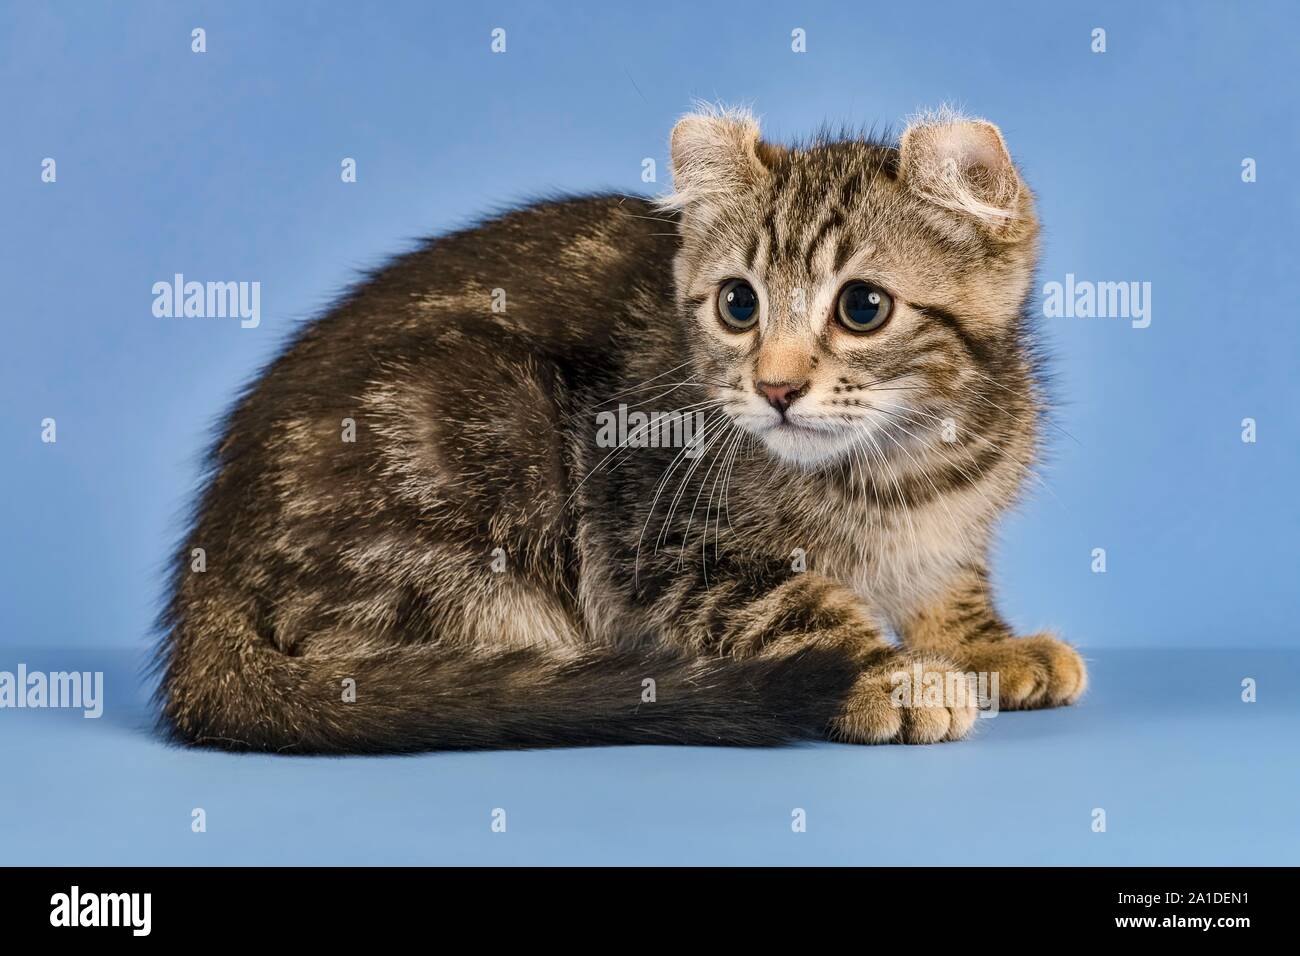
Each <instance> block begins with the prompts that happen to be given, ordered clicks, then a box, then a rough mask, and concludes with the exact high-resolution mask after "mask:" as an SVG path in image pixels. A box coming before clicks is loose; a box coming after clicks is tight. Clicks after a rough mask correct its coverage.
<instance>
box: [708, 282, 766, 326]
mask: <svg viewBox="0 0 1300 956" xmlns="http://www.w3.org/2000/svg"><path fill="white" fill-rule="evenodd" d="M718 315H720V316H721V317H722V321H723V322H724V323H726V325H727V327H728V328H729V329H731V330H732V331H734V332H744V331H747V330H748V329H752V328H753V327H754V326H755V325H757V324H758V293H756V292H755V291H754V289H753V287H752V286H751V285H750V284H749V283H748V282H746V281H745V280H744V279H730V280H728V281H727V282H724V283H723V284H722V288H721V289H719V290H718Z"/></svg>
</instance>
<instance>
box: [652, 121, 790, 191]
mask: <svg viewBox="0 0 1300 956" xmlns="http://www.w3.org/2000/svg"><path fill="white" fill-rule="evenodd" d="M766 148H767V147H766V146H765V145H764V144H762V143H760V142H759V138H758V122H757V121H756V120H755V119H754V117H753V116H752V115H751V114H750V113H749V112H747V111H745V110H717V111H708V112H700V113H690V114H688V115H686V116H683V117H682V118H681V119H680V120H678V121H677V125H676V126H674V127H673V132H672V138H671V153H672V164H673V192H672V194H671V195H669V196H667V197H665V198H663V199H662V200H660V204H661V205H663V206H665V207H668V208H672V209H684V208H688V207H691V206H696V205H699V204H701V203H707V202H709V201H710V200H717V199H720V198H723V197H726V196H729V195H734V194H735V193H736V192H737V191H738V190H744V189H747V188H749V187H751V186H753V185H755V184H756V183H757V182H759V180H760V179H761V178H762V177H764V176H766V175H767V170H766V167H765V166H764V165H763V161H762V159H761V158H760V153H761V151H763V150H765V149H766Z"/></svg>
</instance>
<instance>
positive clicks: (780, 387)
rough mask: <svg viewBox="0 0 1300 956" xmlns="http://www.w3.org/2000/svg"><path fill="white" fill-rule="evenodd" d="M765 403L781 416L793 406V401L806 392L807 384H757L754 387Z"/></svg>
mask: <svg viewBox="0 0 1300 956" xmlns="http://www.w3.org/2000/svg"><path fill="white" fill-rule="evenodd" d="M755 388H757V389H758V392H759V394H760V395H762V396H763V397H764V398H766V399H767V403H768V404H769V405H771V406H772V407H773V408H775V409H776V410H777V411H778V412H780V413H781V414H782V415H784V414H785V410H786V409H787V408H789V407H790V406H791V405H793V404H794V402H795V399H797V398H798V397H799V396H800V395H802V394H803V393H804V392H806V391H807V390H808V383H807V382H799V383H794V382H758V383H757V384H756V385H755Z"/></svg>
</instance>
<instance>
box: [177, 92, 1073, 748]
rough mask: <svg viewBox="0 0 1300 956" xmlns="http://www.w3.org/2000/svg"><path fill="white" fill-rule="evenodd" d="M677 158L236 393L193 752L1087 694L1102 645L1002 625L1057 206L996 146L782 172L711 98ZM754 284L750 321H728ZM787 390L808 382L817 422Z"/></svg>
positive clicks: (183, 623) (193, 718) (475, 260)
mask: <svg viewBox="0 0 1300 956" xmlns="http://www.w3.org/2000/svg"><path fill="white" fill-rule="evenodd" d="M672 156H673V169H674V187H675V192H674V193H673V195H672V196H670V197H667V198H666V199H664V200H661V201H660V202H659V203H657V204H652V203H649V202H646V201H643V200H639V199H633V198H628V197H622V198H620V197H617V196H596V197H591V198H581V199H568V200H563V201H555V202H545V203H540V204H538V205H534V206H531V207H528V208H525V209H520V210H517V211H514V212H511V213H508V214H506V215H503V216H501V217H499V218H497V219H494V220H492V221H489V222H486V223H484V224H482V225H480V226H478V227H477V228H474V229H470V230H467V231H464V232H460V233H456V234H453V235H449V236H444V237H441V238H436V239H433V240H430V241H428V242H427V243H425V244H424V245H423V246H422V248H420V249H419V250H418V251H415V252H413V253H410V254H408V255H405V256H402V257H400V258H398V259H397V260H396V261H394V262H393V263H391V264H390V265H388V266H387V267H386V268H384V269H382V270H380V271H379V272H377V273H376V274H375V275H373V276H372V277H371V278H370V279H369V281H367V282H365V283H364V284H362V285H361V286H360V287H359V288H357V289H355V290H354V291H352V292H351V293H350V294H349V295H348V296H347V297H346V298H345V299H343V300H342V301H341V302H340V303H339V304H338V305H337V306H336V307H335V308H334V309H332V310H331V311H330V312H329V313H328V314H327V315H325V316H324V317H322V318H320V319H319V320H317V321H315V322H313V323H311V324H310V325H308V326H306V327H305V328H304V329H303V330H302V331H301V333H300V334H299V335H298V336H297V337H296V338H295V340H294V341H293V342H292V344H291V345H290V346H289V347H288V348H287V349H286V350H285V351H284V353H283V354H282V355H281V356H280V357H279V358H278V359H276V360H275V361H274V362H273V363H272V364H271V365H270V367H269V368H267V369H266V371H265V372H264V373H263V374H262V375H261V377H260V378H259V379H258V380H257V381H256V382H255V383H254V384H253V385H252V386H251V387H250V388H249V389H248V390H247V391H246V392H245V394H244V395H243V396H242V398H241V399H240V400H239V401H238V403H237V404H236V406H235V407H234V409H233V410H232V412H231V414H230V415H229V417H228V419H227V420H226V422H225V424H224V427H223V430H222V434H221V438H220V441H219V443H218V444H217V446H216V448H215V449H214V452H213V455H212V460H211V468H212V474H211V479H210V481H209V483H208V485H207V488H206V490H205V492H204V494H203V496H202V499H201V501H200V502H199V504H198V507H197V509H196V516H195V520H194V524H193V529H192V531H191V532H190V534H189V536H188V537H187V539H186V542H185V544H184V547H183V548H182V551H181V554H180V555H179V556H178V559H177V572H176V575H175V578H174V582H173V591H172V596H171V601H170V604H169V607H168V610H167V612H166V614H165V620H164V626H165V629H166V632H167V633H166V638H165V641H164V643H163V646H162V655H161V656H162V665H163V679H162V684H161V690H160V696H161V705H162V713H163V718H164V721H165V724H166V726H167V727H168V728H169V729H170V730H171V732H172V733H174V735H175V736H176V737H178V738H179V739H181V740H183V741H186V742H191V743H197V744H208V745H214V746H221V747H229V748H235V749H259V750H275V751H288V752H375V751H411V750H422V749H440V748H464V747H502V746H538V745H557V744H558V745H562V744H585V743H591V744H595V743H636V742H657V743H721V744H736V745H752V744H771V743H779V742H782V741H788V740H794V739H800V738H815V737H832V738H835V739H839V740H845V741H854V742H863V743H867V742H887V741H900V742H929V741H938V740H947V739H955V738H959V737H962V736H963V735H965V734H967V733H968V732H969V731H970V729H971V727H972V724H973V722H974V717H975V714H976V712H975V707H974V703H973V700H971V699H967V700H959V701H951V700H945V701H944V702H942V703H938V704H926V705H920V704H917V705H915V706H901V707H900V706H896V702H895V701H894V700H892V699H891V688H892V687H893V686H894V684H893V682H894V675H895V674H896V673H897V672H898V671H900V670H901V669H905V668H910V667H911V666H912V664H913V663H919V664H920V665H921V666H922V668H923V669H924V670H925V671H926V672H927V673H936V674H944V673H948V672H952V671H954V670H956V671H961V672H975V671H997V672H998V673H999V676H1000V686H1001V704H1002V706H1004V707H1041V706H1054V705H1058V704H1063V703H1069V702H1072V701H1073V700H1075V699H1076V698H1077V697H1078V696H1079V695H1080V694H1081V693H1082V692H1083V689H1084V685H1085V680H1086V678H1085V671H1084V667H1083V664H1082V662H1081V660H1080V658H1079V657H1078V655H1077V654H1076V653H1075V652H1074V651H1073V650H1072V649H1071V648H1069V647H1068V646H1067V645H1065V644H1063V643H1061V642H1060V641H1058V640H1056V639H1054V638H1051V637H1047V636H1037V637H1032V638H1024V639H1013V638H1012V637H1011V631H1010V629H1009V627H1008V626H1007V625H1006V624H1005V623H1004V622H1003V620H1002V619H1001V617H999V615H998V614H997V612H996V611H995V610H994V607H993V604H992V602H991V598H990V593H989V591H990V589H989V582H988V573H987V568H986V562H987V556H988V551H989V543H990V536H991V534H992V529H993V525H994V522H995V521H996V519H997V518H998V516H999V515H1000V514H1001V513H1002V512H1003V511H1004V510H1005V509H1006V508H1007V506H1008V505H1009V504H1011V503H1012V502H1013V501H1014V499H1015V497H1016V495H1017V493H1018V490H1019V488H1020V486H1021V484H1022V482H1023V480H1024V479H1025V477H1026V476H1027V474H1029V469H1030V467H1031V465H1032V463H1033V461H1034V459H1035V456H1036V454H1037V448H1038V441H1037V428H1038V422H1039V419H1040V416H1041V414H1042V405H1043V399H1042V396H1041V393H1040V388H1039V386H1038V384H1037V378H1036V375H1037V364H1038V363H1037V361H1036V359H1035V353H1034V350H1033V347H1032V344H1031V339H1030V330H1029V328H1028V325H1027V309H1026V301H1027V298H1028V295H1029V290H1030V283H1031V276H1032V272H1033V269H1034V265H1035V258H1036V251H1037V233H1038V229H1037V222H1036V219H1035V216H1034V212H1033V204H1032V197H1031V195H1030V193H1029V190H1028V189H1027V188H1026V187H1025V186H1024V184H1023V182H1022V181H1021V179H1020V177H1019V175H1018V173H1017V172H1016V170H1015V167H1014V166H1013V165H1012V163H1011V161H1010V159H1009V157H1008V155H1007V153H1006V150H1005V147H1004V145H1003V143H1002V138H1001V134H1000V133H999V132H998V131H997V129H996V127H993V126H992V125H991V124H988V123H985V122H983V121H976V120H965V119H962V118H960V117H956V116H953V115H951V114H938V115H933V116H928V117H922V118H921V119H919V120H917V121H916V122H915V123H913V125H911V126H910V127H909V128H908V130H907V132H906V133H905V134H904V135H903V137H902V139H901V143H900V145H899V146H893V145H889V144H885V143H877V142H872V141H868V140H863V139H859V138H846V139H842V140H839V141H830V140H826V139H823V140H818V141H816V142H814V143H812V144H809V145H807V146H803V147H798V148H788V147H781V146H776V145H772V144H766V143H763V142H761V141H760V139H759V134H758V128H757V125H756V124H755V123H754V121H753V120H752V119H751V118H750V117H749V116H747V115H745V114H737V113H717V112H715V113H703V114H697V115H692V116H688V117H686V118H684V119H683V120H682V121H681V122H680V123H679V124H678V125H677V127H676V128H675V130H674V132H673V136H672ZM732 278H744V279H747V280H748V281H749V282H750V283H751V285H752V286H753V288H754V289H755V290H756V291H757V293H758V295H759V298H760V303H761V304H760V321H759V325H758V327H757V328H756V329H755V330H753V331H749V332H743V333H737V332H735V331H733V330H731V329H728V328H727V327H725V326H724V325H723V323H722V322H721V321H720V319H719V314H718V302H717V298H718V290H719V287H720V286H721V285H722V284H723V283H724V282H725V281H726V280H728V279H732ZM854 278H858V279H863V280H868V281H871V282H873V283H875V284H876V285H878V286H880V287H882V288H884V289H886V290H888V292H889V293H890V294H891V295H892V297H893V299H894V308H893V313H892V315H891V317H890V318H889V320H888V322H887V323H886V324H885V325H884V326H883V327H882V328H880V329H879V330H878V331H875V332H872V333H869V334H865V335H860V334H856V333H851V332H848V331H846V330H845V329H844V328H843V327H842V326H841V325H839V324H838V323H836V321H835V319H834V315H835V304H836V300H837V296H838V292H839V290H840V289H841V288H842V287H843V286H844V284H845V282H847V281H849V280H850V279H854ZM494 290H503V291H504V310H500V311H498V310H494V308H493V304H494V302H495V303H496V304H497V305H498V306H500V304H501V294H500V292H495V293H494ZM759 382H785V383H791V384H792V385H793V384H797V385H798V386H799V392H798V395H799V397H798V399H797V401H796V402H795V403H794V404H793V405H792V406H791V410H790V414H791V416H792V417H791V421H792V422H793V421H794V420H795V416H798V417H799V420H800V421H801V422H802V424H801V426H800V427H795V426H794V425H791V424H789V423H780V422H776V423H774V420H773V418H774V416H775V418H776V419H780V416H779V414H778V413H776V412H775V411H774V410H773V409H772V408H771V407H770V406H769V405H768V404H767V402H766V401H765V400H764V399H763V398H762V397H761V396H760V395H759V393H758V391H757V384H758V383H759ZM619 403H625V404H626V405H628V406H629V407H631V408H635V409H642V410H646V411H651V410H655V411H672V410H676V409H686V410H689V411H702V412H703V413H704V415H705V420H706V422H707V425H706V429H705V431H704V433H703V437H702V440H701V444H700V446H699V447H700V448H702V449H703V450H704V453H703V454H702V455H700V456H699V457H693V456H686V455H684V454H683V452H684V451H685V449H682V448H654V447H650V448H643V447H633V442H631V441H629V442H628V443H627V445H626V446H625V447H620V448H613V449H610V448H603V447H598V445H597V443H596V441H595V436H596V433H597V427H596V415H597V413H598V412H599V411H601V410H608V409H614V408H615V407H616V406H617V405H618V404H619ZM349 422H350V423H352V427H353V428H354V429H355V440H352V441H349V440H346V437H347V429H348V427H349ZM777 425H779V427H776V426H777ZM196 548H203V549H204V551H205V553H206V570H205V571H202V572H196V571H193V570H191V555H192V553H193V550H194V549H196ZM890 632H893V633H895V634H896V635H897V636H898V637H899V638H901V642H902V647H898V646H896V645H895V644H892V643H890V642H889V641H887V640H886V637H885V636H886V634H888V633H890ZM962 680H964V681H969V680H970V678H969V677H963V678H962ZM351 688H355V694H353V693H352V692H351V690H350V689H351ZM353 697H354V698H355V699H352V698H353Z"/></svg>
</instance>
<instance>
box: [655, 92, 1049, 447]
mask: <svg viewBox="0 0 1300 956" xmlns="http://www.w3.org/2000/svg"><path fill="white" fill-rule="evenodd" d="M672 164H673V182H674V193H673V194H672V195H671V196H669V197H668V198H667V199H665V200H663V205H665V206H666V207H669V208H673V209H676V210H679V211H680V216H681V225H680V232H681V237H682V242H681V247H680V252H679V254H678V256H677V259H676V262H675V264H674V271H675V279H676V285H677V295H678V302H679V307H680V308H681V309H682V310H683V312H684V314H685V315H687V316H688V320H689V321H690V322H692V323H694V326H695V329H694V334H693V335H692V336H691V338H692V341H693V342H694V343H695V354H694V356H693V358H694V361H695V365H696V369H695V374H697V375H698V376H699V378H700V380H701V381H702V382H705V383H707V384H708V387H709V388H711V389H712V391H713V395H714V397H715V398H717V399H718V400H721V401H723V402H725V405H723V408H724V409H725V412H726V414H728V415H730V416H731V418H732V420H733V421H734V422H735V423H736V424H737V425H739V426H740V427H741V428H743V429H745V430H746V431H748V432H750V433H752V434H754V435H756V436H758V437H759V438H760V439H761V441H762V442H763V443H764V444H765V445H766V447H767V448H768V449H769V450H770V451H771V452H772V453H773V454H774V455H775V456H776V457H778V458H779V459H781V460H783V461H785V462H788V463H791V464H794V465H797V466H799V467H803V468H817V467H823V466H825V465H826V464H828V463H832V462H835V461H836V460H838V459H841V458H843V457H845V456H847V455H848V454H850V453H851V452H852V451H853V450H854V449H855V448H856V449H866V448H867V447H868V443H869V444H870V445H871V446H874V447H875V448H876V449H877V450H880V451H882V452H883V451H885V450H886V449H889V448H893V447H894V446H897V448H898V449H899V450H902V451H907V450H908V449H907V448H906V446H907V445H909V444H913V443H914V442H915V443H917V444H922V445H923V444H925V443H927V442H929V441H931V440H932V439H933V440H936V441H937V440H938V437H937V436H938V433H939V432H940V431H941V430H943V429H944V428H953V429H956V430H960V429H962V428H963V427H966V426H967V425H968V424H969V423H970V420H972V419H975V418H978V417H979V413H981V412H984V411H987V406H986V404H981V402H985V403H987V401H988V399H987V396H986V393H987V390H988V387H989V385H988V379H990V378H992V377H997V376H998V375H999V372H1000V370H1003V369H1005V363H1006V361H1007V360H1008V359H1009V358H1010V359H1015V358H1016V357H1017V353H1018V352H1019V350H1020V348H1021V345H1020V342H1019V335H1020V332H1021V311H1022V308H1023V305H1024V302H1025V300H1026V297H1027V295H1028V292H1029V287H1030V283H1031V280H1032V274H1033V270H1034V265H1035V257H1036V247H1037V235H1038V227H1037V221H1036V219H1035V217H1034V212H1033V203H1032V197H1031V195H1030V192H1029V190H1028V188H1027V187H1026V186H1025V185H1024V183H1023V182H1022V180H1021V178H1020V176H1019V174H1018V173H1017V172H1016V169H1015V166H1014V165H1013V164H1012V162H1011V157H1010V156H1009V155H1008V153H1007V149H1006V145H1005V144H1004V142H1003V140H1002V134H1001V133H1000V132H999V131H998V128H997V127H996V126H994V125H992V124H991V123H988V122H985V121H983V120H972V119H965V118H962V117H959V116H956V115H955V114H952V113H950V112H941V113H937V114H932V115H928V116H926V117H923V118H921V119H919V120H917V121H915V122H914V123H912V124H911V125H910V126H909V127H908V128H907V130H906V132H904V134H903V136H902V138H901V142H900V145H899V146H898V147H893V146H890V145H885V144H880V143H874V142H869V141H865V140H860V139H848V140H841V141H834V142H832V141H818V142H815V143H813V144H811V145H809V146H807V147H800V148H786V147H782V146H776V145H773V144H769V143H765V142H763V141H762V140H761V139H760V138H759V129H758V125H757V123H756V122H755V121H754V119H753V118H752V117H751V116H749V115H748V114H746V113H737V112H707V113H701V114H694V115H690V116H687V117H685V118H683V119H682V120H681V121H680V122H678V124H677V126H676V127H675V128H674V129H673V133H672ZM1008 353H1010V354H1008ZM995 394H996V393H995ZM886 439H888V443H887V441H886ZM945 440H951V438H947V439H945ZM889 443H892V444H889Z"/></svg>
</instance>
